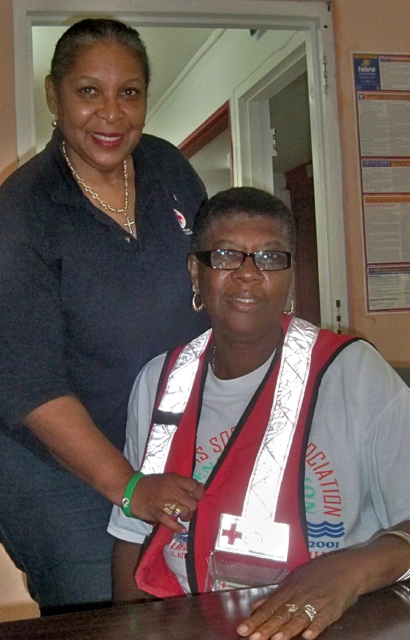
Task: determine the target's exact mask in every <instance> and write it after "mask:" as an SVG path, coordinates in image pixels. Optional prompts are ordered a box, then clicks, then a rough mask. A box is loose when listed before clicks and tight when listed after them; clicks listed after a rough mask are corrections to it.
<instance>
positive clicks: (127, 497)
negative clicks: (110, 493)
mask: <svg viewBox="0 0 410 640" xmlns="http://www.w3.org/2000/svg"><path fill="white" fill-rule="evenodd" d="M143 477H144V474H143V473H141V471H138V472H137V473H136V474H135V475H133V476H132V478H131V480H130V481H129V483H128V484H127V486H126V487H125V491H124V497H123V499H122V500H121V509H122V512H123V513H124V515H126V516H127V517H128V518H133V517H134V516H133V515H132V513H131V508H130V507H131V498H132V494H133V493H134V489H135V487H136V486H137V483H138V482H139V481H140V480H141V478H143Z"/></svg>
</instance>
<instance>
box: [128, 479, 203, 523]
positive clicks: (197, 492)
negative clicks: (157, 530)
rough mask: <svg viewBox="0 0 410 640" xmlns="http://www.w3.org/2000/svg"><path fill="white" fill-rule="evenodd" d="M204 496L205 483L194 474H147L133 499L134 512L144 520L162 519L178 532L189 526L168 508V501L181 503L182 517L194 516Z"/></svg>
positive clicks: (140, 482) (169, 502) (183, 518)
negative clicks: (180, 521) (190, 475)
mask: <svg viewBox="0 0 410 640" xmlns="http://www.w3.org/2000/svg"><path fill="white" fill-rule="evenodd" d="M203 496H204V485H203V484H201V483H200V482H197V481H196V480H194V479H193V478H187V477H186V476H180V475H178V474H176V473H158V474H151V475H146V476H143V477H142V478H141V480H139V481H138V484H137V486H136V487H135V490H134V492H133V495H132V499H131V512H132V514H133V516H135V517H136V518H140V520H147V521H148V522H159V523H161V524H163V525H164V526H165V527H168V529H171V531H175V533H183V532H184V531H186V529H185V527H184V526H183V525H182V524H181V523H179V522H178V520H177V518H176V517H175V516H170V515H168V514H167V513H165V512H164V507H165V505H167V504H172V503H175V502H176V503H178V507H179V509H180V514H179V518H180V519H181V520H183V521H187V520H191V518H192V517H193V515H194V513H195V511H196V509H197V507H198V502H199V500H201V498H203Z"/></svg>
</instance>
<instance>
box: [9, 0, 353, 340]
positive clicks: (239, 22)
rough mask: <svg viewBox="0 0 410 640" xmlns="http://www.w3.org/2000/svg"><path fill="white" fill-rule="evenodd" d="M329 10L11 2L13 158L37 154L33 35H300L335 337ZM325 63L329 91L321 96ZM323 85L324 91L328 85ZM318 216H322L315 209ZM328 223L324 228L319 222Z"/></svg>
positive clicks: (337, 172)
mask: <svg viewBox="0 0 410 640" xmlns="http://www.w3.org/2000/svg"><path fill="white" fill-rule="evenodd" d="M329 7H330V3H328V2H325V1H320V0H316V1H311V2H308V3H307V2H303V3H302V2H296V1H293V0H235V2H233V1H232V0H189V2H188V0H172V2H170V0H13V17H14V43H15V44H14V47H15V49H14V51H15V79H16V82H15V86H16V120H17V152H18V157H19V160H20V161H24V160H26V159H27V158H28V157H30V156H32V155H33V154H34V153H35V148H36V143H35V127H34V98H33V90H32V87H33V71H32V40H31V28H32V26H34V25H37V26H39V25H42V26H46V25H69V24H71V23H72V22H74V21H75V20H77V19H79V18H80V17H85V16H93V15H94V16H102V15H104V16H113V17H116V18H118V19H122V20H126V21H128V22H132V23H134V24H138V25H140V26H158V25H163V26H172V25H175V26H176V25H184V26H190V27H204V28H205V27H207V28H211V27H215V28H217V27H223V28H235V27H237V28H248V29H249V28H255V29H257V28H260V29H285V30H287V31H288V30H297V31H303V32H305V36H306V55H307V67H308V78H309V93H310V96H311V99H314V101H315V103H316V105H317V106H315V109H314V116H313V118H312V123H311V124H312V137H316V139H317V140H318V141H319V143H318V145H317V151H316V152H315V154H314V158H313V164H314V172H315V174H314V177H315V187H316V188H317V190H318V192H317V193H316V188H315V197H316V198H317V208H320V210H321V211H322V213H323V215H322V214H320V220H319V224H318V246H319V247H320V253H321V255H320V262H319V270H320V277H321V305H322V326H324V327H329V328H333V329H335V328H336V326H337V323H336V300H340V302H341V305H342V310H343V312H344V313H343V317H344V323H343V324H344V326H348V315H347V310H348V304H347V284H346V264H345V243H344V231H343V209H342V184H341V156H340V142H339V129H338V121H337V102H336V87H335V80H334V78H335V60H334V43H333V28H332V22H331V12H330V11H329ZM324 61H326V68H327V74H328V78H329V87H327V88H326V92H325V90H324V83H323V74H322V67H323V62H324ZM326 84H327V83H326ZM318 210H319V209H318ZM323 221H325V226H324V225H323V224H322V222H323Z"/></svg>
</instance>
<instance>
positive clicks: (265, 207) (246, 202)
mask: <svg viewBox="0 0 410 640" xmlns="http://www.w3.org/2000/svg"><path fill="white" fill-rule="evenodd" d="M243 213H244V214H246V215H248V216H251V217H252V216H264V217H266V218H270V219H271V220H276V221H278V222H279V223H280V224H281V226H282V229H283V232H284V234H285V236H286V238H287V240H288V242H289V247H290V250H291V252H294V250H295V246H296V229H295V222H294V219H293V216H292V212H291V211H290V209H289V208H288V207H287V206H286V205H285V203H284V202H282V200H280V199H279V198H277V197H276V196H273V195H271V194H270V193H268V192H267V191H263V190H262V189H256V188H255V187H232V188H231V189H226V190H225V191H220V192H219V193H217V194H215V195H214V196H212V198H210V199H209V200H205V201H204V202H203V204H202V205H201V207H200V208H199V211H198V214H197V216H196V219H195V224H194V228H193V232H192V251H193V252H195V251H201V250H202V249H203V246H202V242H203V238H204V236H205V235H206V234H207V232H208V230H209V229H210V228H211V227H212V225H213V223H214V222H215V221H217V220H220V219H221V218H224V217H227V216H229V217H231V216H235V215H236V214H243Z"/></svg>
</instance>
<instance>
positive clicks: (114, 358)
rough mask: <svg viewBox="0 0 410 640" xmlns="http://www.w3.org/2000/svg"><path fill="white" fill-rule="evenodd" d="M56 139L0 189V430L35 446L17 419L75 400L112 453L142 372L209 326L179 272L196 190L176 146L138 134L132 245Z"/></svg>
mask: <svg viewBox="0 0 410 640" xmlns="http://www.w3.org/2000/svg"><path fill="white" fill-rule="evenodd" d="M58 142H59V141H58V134H56V133H55V134H54V136H53V139H52V140H51V142H50V143H49V145H48V146H47V147H46V149H45V150H44V151H43V152H41V153H40V154H38V155H37V156H36V157H35V158H33V159H32V160H30V161H29V162H27V163H26V164H25V165H23V166H22V167H21V168H20V169H18V170H17V171H16V172H15V173H14V174H13V175H12V176H11V177H10V178H9V179H8V180H7V181H6V182H5V183H4V184H3V185H2V187H1V188H0V261H1V262H0V318H1V331H0V377H1V383H0V424H1V427H2V428H3V429H8V430H9V433H10V435H12V436H13V437H14V438H17V439H18V440H20V441H21V442H22V443H23V444H26V445H27V446H31V447H33V446H34V447H38V441H36V439H35V438H34V436H32V435H31V433H30V432H29V430H28V429H27V428H26V427H24V426H23V424H22V419H23V418H24V416H25V415H27V414H28V413H29V412H30V411H32V410H33V409H35V408H36V407H38V406H40V405H42V404H44V403H45V402H48V401H50V400H52V399H55V398H57V397H61V396H64V395H75V396H77V397H78V398H79V399H80V400H81V401H82V402H83V404H84V405H85V407H86V408H87V409H88V411H89V413H90V414H91V416H92V418H93V419H94V421H95V423H96V424H97V426H98V427H99V428H100V429H101V430H102V431H103V432H104V433H105V435H106V436H107V437H108V438H109V440H110V441H111V442H112V443H113V444H114V445H115V446H117V447H118V448H120V449H122V447H123V444H124V437H125V424H126V409H127V402H128V397H129V393H130V390H131V387H132V384H133V382H134V380H135V377H136V375H137V374H138V372H139V371H140V369H141V368H142V366H143V365H144V364H145V363H146V362H147V361H148V360H150V359H151V358H152V357H154V356H155V355H157V354H159V353H161V352H163V351H165V350H168V349H172V348H174V347H175V346H177V345H179V344H182V343H184V342H186V341H188V340H190V339H191V338H193V337H194V336H196V335H198V334H199V333H200V332H201V331H203V330H205V329H206V328H207V326H208V321H207V319H206V317H205V316H204V314H199V313H195V312H193V311H192V309H191V284H190V279H189V275H188V272H187V268H186V255H187V253H188V251H189V248H190V235H189V233H188V230H189V229H192V225H193V221H194V217H195V214H196V211H197V209H198V206H199V204H200V202H201V201H202V200H203V199H204V197H205V192H204V188H203V185H202V183H201V181H200V180H199V178H198V176H197V175H196V173H195V172H194V171H193V169H192V167H191V166H190V164H189V163H188V161H187V160H186V159H185V157H184V156H183V155H182V154H181V153H180V152H179V151H178V150H177V149H176V148H175V147H173V146H172V145H171V144H169V143H168V142H166V141H164V140H161V139H159V138H155V137H153V136H148V135H143V136H142V139H141V141H140V143H139V144H138V146H137V147H136V149H135V151H134V152H133V160H134V166H135V175H136V194H137V200H136V222H137V230H138V239H137V240H135V239H134V238H132V237H131V236H129V234H127V232H126V231H125V230H124V229H123V228H122V227H121V226H120V225H118V224H117V223H116V222H114V221H113V220H112V219H111V218H110V217H109V216H107V215H106V214H105V213H103V212H102V211H100V210H99V209H97V208H96V207H94V206H93V205H92V203H91V202H90V201H89V200H88V199H87V198H86V197H85V196H84V195H83V193H82V192H81V190H80V188H79V187H78V185H77V183H76V182H75V180H74V179H73V177H72V175H71V173H70V171H69V169H68V167H67V165H66V162H65V160H64V158H63V157H62V155H61V153H60V149H59V143H58ZM176 212H179V214H182V216H183V217H184V219H185V221H186V226H185V229H183V228H182V226H181V222H180V221H178V217H179V218H180V220H182V218H181V216H180V215H179V216H177V213H176ZM40 449H41V447H39V450H40Z"/></svg>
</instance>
